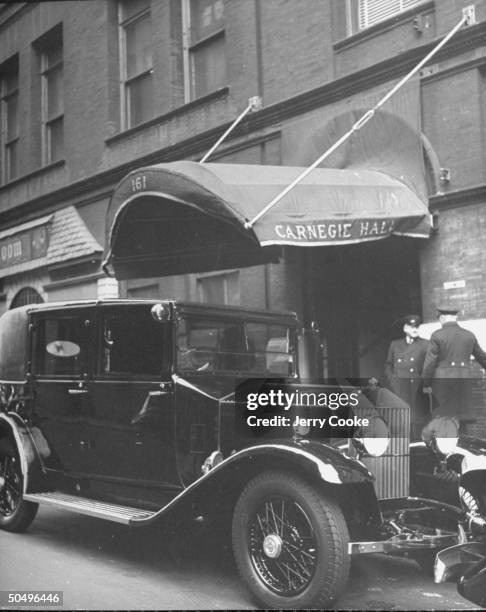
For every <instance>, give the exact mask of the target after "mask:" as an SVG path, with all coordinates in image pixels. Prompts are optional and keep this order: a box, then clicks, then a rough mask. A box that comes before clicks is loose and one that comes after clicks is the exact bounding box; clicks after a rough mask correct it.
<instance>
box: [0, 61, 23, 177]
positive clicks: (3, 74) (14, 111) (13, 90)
mask: <svg viewBox="0 0 486 612" xmlns="http://www.w3.org/2000/svg"><path fill="white" fill-rule="evenodd" d="M0 104H1V109H0V115H1V136H0V139H1V147H2V150H1V159H2V168H1V177H2V183H6V182H8V181H11V180H13V179H14V178H16V177H17V176H18V175H19V60H18V56H17V55H16V56H15V57H13V58H12V59H10V60H8V61H7V62H5V63H4V64H3V65H2V66H1V68H0Z"/></svg>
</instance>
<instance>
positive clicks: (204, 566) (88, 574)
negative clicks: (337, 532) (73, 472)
mask: <svg viewBox="0 0 486 612" xmlns="http://www.w3.org/2000/svg"><path fill="white" fill-rule="evenodd" d="M0 590H3V591H6V590H8V591H16V590H29V591H33V590H41V591H49V590H55V591H63V593H64V605H63V608H62V609H65V610H81V609H83V610H170V609H179V610H204V609H213V610H214V609H221V610H224V609H254V607H255V606H254V603H253V601H252V599H251V597H250V596H249V594H248V592H247V591H246V589H245V587H244V585H243V584H242V582H241V581H240V579H239V577H238V575H237V572H236V569H235V567H234V565H233V563H232V561H231V557H230V556H229V555H228V554H224V551H223V550H222V547H221V545H219V544H216V542H213V541H211V540H210V539H208V538H207V536H206V537H205V538H204V539H200V538H196V539H194V553H193V554H189V555H188V554H185V555H182V556H181V555H180V554H179V553H178V549H177V547H176V546H173V545H172V546H171V547H167V545H166V544H165V543H164V541H163V539H161V538H160V536H159V535H157V534H156V533H155V532H154V531H149V530H139V529H131V530H130V529H128V528H127V527H124V526H122V525H117V524H113V523H108V522H105V521H100V520H98V519H93V518H90V517H86V516H80V515H76V514H70V513H66V512H62V511H59V510H55V509H50V508H49V509H47V508H41V509H40V510H39V513H38V516H37V518H36V520H35V521H34V523H33V524H32V526H31V527H30V529H29V530H28V531H27V532H26V533H24V534H12V533H7V532H0ZM17 607H18V606H17ZM336 607H337V608H339V609H342V610H356V609H361V610H470V609H479V608H475V607H474V606H473V605H472V604H470V603H468V602H467V601H465V600H464V599H463V598H462V597H461V596H460V595H458V594H457V592H456V589H455V586H454V585H453V584H441V585H435V584H434V583H433V581H432V578H430V577H428V576H426V575H425V574H424V573H423V572H422V571H421V570H420V569H419V566H418V565H417V564H416V563H415V562H414V561H411V560H409V559H398V558H392V557H385V556H384V555H371V556H368V555H367V556H363V557H360V558H355V559H354V560H353V566H352V572H351V577H350V580H349V588H348V589H347V590H346V593H345V594H344V595H343V596H342V597H341V599H340V600H339V602H338V603H337V604H336ZM0 608H1V606H0ZM3 609H5V607H4V608H3ZM25 609H26V608H25ZM31 609H33V608H31ZM36 609H42V608H36ZM44 609H45V608H44ZM51 609H55V608H51ZM57 609H60V608H57Z"/></svg>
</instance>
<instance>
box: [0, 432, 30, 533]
mask: <svg viewBox="0 0 486 612" xmlns="http://www.w3.org/2000/svg"><path fill="white" fill-rule="evenodd" d="M37 509H38V505H37V504H34V503H32V502H27V501H25V500H24V499H23V497H22V470H21V467H20V461H19V457H18V454H17V452H16V451H15V448H14V445H13V444H12V443H11V441H10V440H6V439H3V440H0V529H4V530H6V531H25V529H27V527H28V526H29V525H30V524H31V523H32V521H33V520H34V518H35V515H36V514H37Z"/></svg>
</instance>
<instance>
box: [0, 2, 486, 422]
mask: <svg viewBox="0 0 486 612" xmlns="http://www.w3.org/2000/svg"><path fill="white" fill-rule="evenodd" d="M467 6H470V5H469V4H468V3H467V2H466V1H465V0H461V1H459V0H443V1H441V2H438V1H435V2H434V1H427V0H407V1H405V0H403V1H401V2H398V0H397V1H396V2H394V1H393V2H391V1H388V2H384V1H383V0H381V1H380V0H298V1H297V0H265V1H264V2H263V1H262V0H198V2H197V3H194V2H191V1H190V0H164V1H156V0H152V1H150V0H130V1H127V0H121V1H120V2H118V1H116V0H102V1H94V0H93V1H90V0H88V1H87V2H75V1H73V2H70V1H66V2H40V3H36V2H32V3H22V2H18V3H6V4H4V5H0V103H1V122H2V135H1V142H0V144H1V152H0V158H1V180H0V255H1V258H0V282H1V287H0V290H1V296H2V302H1V304H0V307H1V308H2V309H3V310H5V309H7V308H10V307H11V306H12V305H18V304H19V303H22V301H25V300H33V299H38V300H49V301H52V300H56V299H69V298H79V297H95V296H97V295H105V294H110V292H111V294H114V292H116V291H118V292H119V294H120V295H128V296H133V297H156V296H167V297H179V298H181V297H183V298H189V299H194V300H207V301H224V302H227V303H239V304H241V305H243V306H248V307H264V308H273V309H293V310H296V311H297V312H298V313H299V316H300V318H301V320H302V322H303V325H304V327H305V328H307V329H308V330H309V329H310V327H311V323H312V322H313V321H314V322H315V324H314V329H315V328H316V326H318V327H319V329H320V342H321V344H322V346H323V349H324V350H323V361H322V364H319V369H320V371H321V372H324V373H328V374H337V375H360V376H370V375H373V374H374V375H378V376H380V375H381V372H382V364H383V361H384V355H385V352H386V348H387V345H388V342H389V341H390V339H391V338H392V337H393V336H394V335H395V334H397V333H399V332H400V329H399V325H398V326H397V320H399V318H400V317H401V316H403V315H404V314H406V313H408V312H411V311H412V312H419V313H421V314H422V315H423V318H424V320H425V321H426V322H427V323H432V322H433V321H434V320H435V305H437V303H438V302H444V301H447V302H449V303H452V304H454V305H457V306H458V307H460V309H461V318H462V319H463V320H466V321H468V322H469V324H470V325H471V326H472V328H473V329H474V330H475V331H476V332H477V334H478V336H479V337H480V339H481V341H482V344H483V346H486V254H485V251H484V249H483V242H484V240H483V236H484V230H485V229H486V215H485V212H484V211H485V205H486V115H485V108H486V2H485V1H484V0H480V1H479V2H476V3H475V4H474V5H473V6H474V11H475V19H474V22H473V24H472V25H469V26H467V27H463V28H462V29H461V30H460V31H459V32H458V33H457V34H456V35H455V36H454V38H453V39H452V40H451V41H450V42H449V43H448V45H447V46H446V47H444V48H443V49H442V50H441V51H440V52H439V54H438V55H437V56H435V57H434V58H433V60H432V61H431V62H430V63H429V64H428V65H427V66H425V67H424V68H423V69H422V71H421V72H420V74H419V75H418V77H417V78H415V79H414V80H413V82H412V83H411V84H410V86H408V87H407V88H406V91H404V92H403V93H401V94H400V95H397V97H396V99H394V100H393V102H391V104H390V105H389V106H387V107H386V109H385V110H386V113H388V115H389V116H391V117H392V118H395V119H396V123H393V122H392V123H390V125H391V126H394V125H397V126H398V125H402V123H403V121H405V120H406V122H407V125H408V126H409V130H410V131H411V132H413V133H414V134H415V136H416V143H417V146H418V147H419V150H420V154H419V157H420V162H421V163H423V170H422V179H423V180H422V187H420V186H418V187H417V189H416V191H417V193H419V194H420V195H421V196H422V197H423V198H424V199H425V201H426V204H427V205H428V207H429V210H430V211H431V212H432V213H433V215H434V229H433V231H432V232H431V235H430V238H428V239H425V240H424V239H413V238H400V237H393V238H388V239H386V240H380V241H374V242H369V243H361V244H355V245H349V246H329V247H328V246H326V247H318V248H313V249H310V248H309V249H306V248H293V247H288V246H285V247H282V248H281V252H280V256H279V258H278V263H276V262H275V263H267V264H261V265H257V266H249V267H242V268H236V269H235V268H230V269H227V270H208V271H207V272H204V271H202V272H201V271H200V272H198V273H197V274H184V275H182V274H180V275H177V276H170V277H163V278H162V277H156V278H133V279H130V280H126V281H121V282H120V283H119V286H118V287H116V286H115V285H114V283H113V282H111V283H110V281H106V279H105V276H104V273H103V271H102V270H101V261H102V248H103V246H104V245H105V241H106V237H105V214H106V211H107V207H108V203H109V200H110V197H111V195H112V194H113V192H114V190H115V187H116V185H117V183H118V182H119V181H120V180H121V179H122V178H123V177H124V176H125V175H126V174H127V173H128V172H130V171H133V170H136V169H137V168H139V167H142V166H149V165H152V164H158V163H165V162H171V161H175V160H181V159H189V160H196V161H197V160H199V159H200V158H201V157H202V155H203V154H204V153H205V152H206V151H207V150H208V149H209V148H210V147H211V146H212V144H213V143H214V142H215V141H216V139H217V138H218V137H219V136H220V135H221V134H222V132H223V131H224V130H225V129H226V128H228V127H229V125H230V124H231V122H232V121H233V120H234V119H235V118H236V117H237V116H238V115H239V114H240V113H241V112H242V110H243V109H244V108H245V107H246V106H247V104H248V100H249V98H250V97H252V96H260V97H261V99H262V108H261V110H258V111H256V112H253V113H251V114H249V115H247V116H246V117H245V119H244V120H243V121H242V122H241V123H240V124H239V126H238V127H237V128H236V129H235V130H234V132H233V133H232V134H231V136H230V137H229V138H228V139H227V140H226V141H225V142H224V144H223V145H222V146H221V147H220V148H219V149H218V150H217V151H216V152H215V154H214V155H213V157H212V158H211V161H212V162H224V163H231V164H260V165H276V166H282V165H283V166H305V165H308V164H310V163H311V162H312V161H313V160H314V159H315V158H316V157H317V156H318V155H319V154H320V153H322V151H323V147H324V145H325V144H326V143H329V139H330V138H331V136H332V135H333V134H338V131H337V130H338V128H339V126H340V125H344V124H341V123H340V122H341V118H342V117H345V116H346V115H347V114H349V113H353V112H354V113H359V112H360V111H365V110H367V108H369V106H370V104H373V103H374V102H376V100H377V99H379V97H380V96H381V95H383V93H385V92H386V91H388V90H389V89H390V88H391V87H392V86H393V84H394V83H396V81H397V79H398V78H399V77H401V76H403V75H404V74H406V72H407V71H408V70H410V69H411V68H412V67H413V66H414V65H416V64H417V62H418V61H420V59H422V58H423V57H424V56H425V55H426V54H427V52H428V51H430V50H431V49H432V47H433V46H434V44H435V43H436V42H438V40H440V38H441V37H443V36H444V35H445V34H446V33H447V32H448V31H449V30H450V29H451V28H452V27H453V26H454V25H455V24H456V23H457V22H458V21H459V20H460V19H461V17H462V10H463V8H465V7H467ZM366 129H367V130H371V132H370V133H372V132H373V122H372V121H371V122H369V124H368V125H367V127H366ZM390 129H391V132H389V133H388V138H387V140H386V142H385V140H384V139H382V140H381V141H380V138H379V137H378V138H377V146H376V149H375V150H374V151H372V154H370V158H369V160H368V167H369V168H370V169H374V170H380V171H383V172H385V173H386V172H387V169H388V168H389V164H390V163H391V165H393V164H394V168H395V176H396V177H397V178H399V179H403V180H405V181H407V180H408V181H412V177H411V176H410V175H408V170H409V168H410V164H409V163H408V162H407V161H406V160H405V161H404V157H403V155H402V144H403V140H402V133H401V132H399V131H397V132H395V133H394V132H393V130H394V129H395V128H394V127H392V128H390ZM397 130H398V128H397ZM376 131H377V130H375V132H376ZM352 145H353V143H351V145H350V146H349V148H348V149H346V153H342V154H339V153H338V154H336V155H335V156H334V157H333V158H332V159H330V160H328V161H327V162H325V163H324V164H323V165H331V166H333V167H341V168H342V167H345V166H346V165H349V163H348V162H349V159H348V158H347V157H346V155H347V154H348V153H349V156H351V157H352V156H353V154H354V153H353V146H352ZM365 149H366V147H365ZM349 156H348V157H349ZM409 161H410V160H409ZM361 163H362V164H363V163H364V165H365V166H366V163H367V160H366V159H365V160H363V159H361ZM397 173H398V174H397ZM412 182H413V181H412ZM424 189H425V191H426V193H424ZM60 220H62V223H61V222H60ZM43 237H44V238H43ZM53 245H64V247H63V249H64V250H63V251H62V254H61V255H59V253H58V255H57V256H56V257H54V255H53ZM68 245H73V247H72V248H70V246H68ZM74 245H75V246H74ZM308 333H310V332H308ZM477 392H478V394H479V395H478V397H480V394H481V393H482V391H481V389H480V387H478V389H477ZM480 404H481V401H480V400H478V409H477V410H478V413H477V416H478V427H480V428H481V429H482V430H483V431H486V416H485V415H484V414H483V411H482V410H481V406H480Z"/></svg>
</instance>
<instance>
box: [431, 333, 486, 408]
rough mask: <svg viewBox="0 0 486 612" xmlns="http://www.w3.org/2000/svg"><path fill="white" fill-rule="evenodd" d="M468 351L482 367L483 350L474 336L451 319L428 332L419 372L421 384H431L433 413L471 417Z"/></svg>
mask: <svg viewBox="0 0 486 612" xmlns="http://www.w3.org/2000/svg"><path fill="white" fill-rule="evenodd" d="M471 355H472V356H473V357H474V358H475V359H476V361H477V362H478V363H479V364H480V365H481V366H482V367H483V368H486V353H485V352H484V351H483V350H482V349H481V347H480V346H479V344H478V341H477V339H476V336H475V335H474V334H473V333H472V332H470V331H468V330H467V329H464V328H463V327H460V326H459V325H458V324H457V323H456V322H455V321H451V322H447V323H444V325H443V327H442V329H439V330H437V331H435V332H434V333H433V334H432V336H431V338H430V344H429V348H428V350H427V355H426V356H425V363H424V369H423V374H422V375H423V379H424V386H426V387H432V393H433V396H434V400H435V401H436V402H437V404H438V406H437V407H436V409H435V413H436V414H437V415H440V416H455V417H457V418H458V419H460V420H464V419H466V420H467V419H470V418H471V417H472V384H471V382H472V378H473V377H474V375H473V371H472V364H471Z"/></svg>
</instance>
